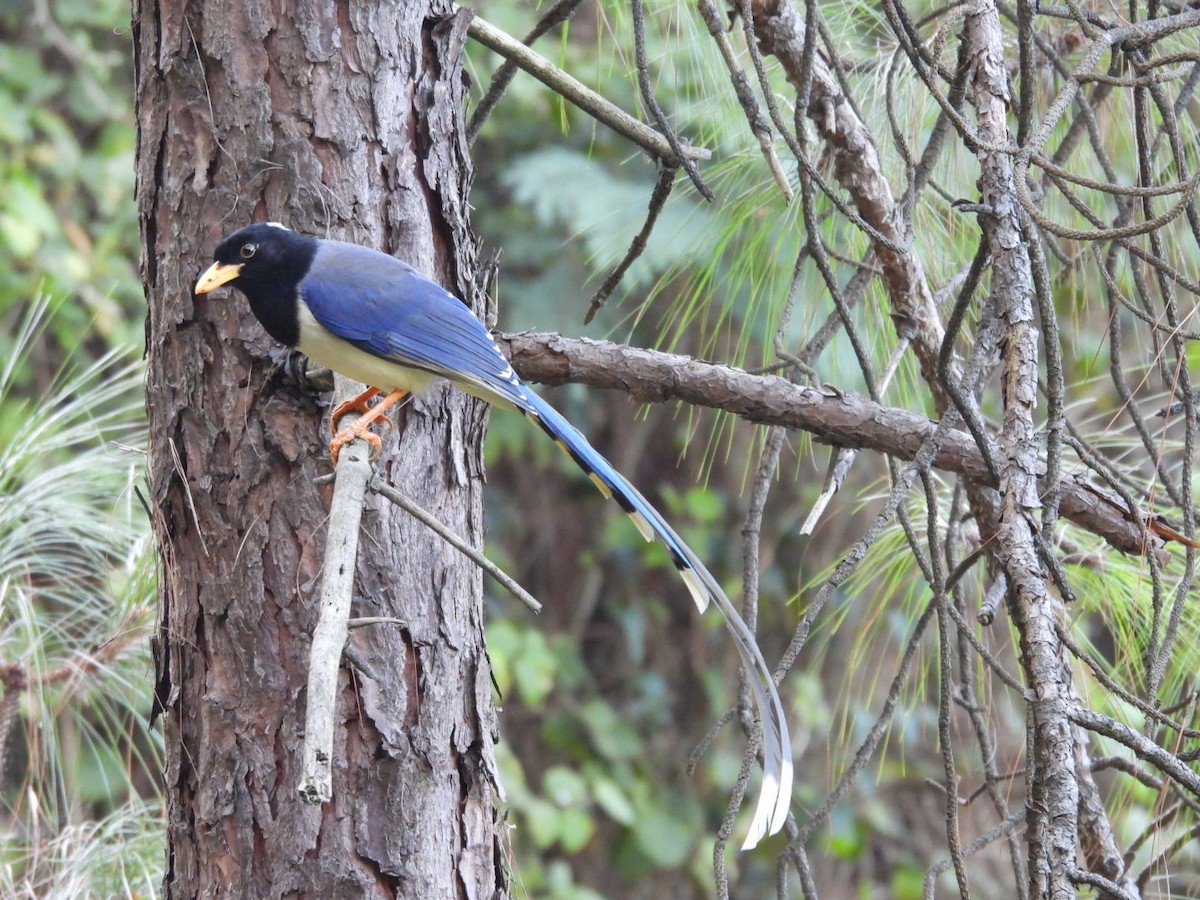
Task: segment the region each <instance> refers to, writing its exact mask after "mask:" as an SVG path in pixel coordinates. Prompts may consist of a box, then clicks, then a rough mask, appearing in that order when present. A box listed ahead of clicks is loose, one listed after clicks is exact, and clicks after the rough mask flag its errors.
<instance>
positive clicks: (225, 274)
mask: <svg viewBox="0 0 1200 900" xmlns="http://www.w3.org/2000/svg"><path fill="white" fill-rule="evenodd" d="M241 274H242V264H241V263H236V264H235V265H232V266H226V265H223V264H222V263H219V262H215V263H213V264H212V265H211V266H209V267H208V268H207V269H205V270H204V274H203V275H201V276H200V280H199V281H197V282H196V293H197V294H207V293H208V292H209V291H213V290H216V289H217V288H219V287H220V286H221V285H223V284H226V283H227V282H230V281H233V279H235V278H237V277H238V276H239V275H241Z"/></svg>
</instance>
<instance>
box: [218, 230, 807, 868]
mask: <svg viewBox="0 0 1200 900" xmlns="http://www.w3.org/2000/svg"><path fill="white" fill-rule="evenodd" d="M214 259H215V262H213V264H212V265H211V266H210V267H209V268H208V270H207V271H205V272H204V274H203V275H202V276H201V277H200V280H199V281H198V282H197V283H196V293H197V294H204V293H207V292H209V291H211V290H213V289H214V288H217V287H220V286H221V285H223V284H227V283H229V284H233V285H234V286H236V287H237V288H239V289H240V290H241V291H242V293H243V294H245V295H246V297H247V299H249V301H250V308H251V309H252V310H253V311H254V314H255V316H257V317H258V320H259V321H260V322H261V323H262V324H263V327H264V328H266V330H267V332H268V333H269V334H270V335H271V336H272V337H273V338H275V340H277V341H279V342H281V343H283V344H286V345H287V346H289V347H292V348H295V349H296V350H299V351H300V352H301V353H303V354H305V355H306V356H308V357H309V358H310V359H312V360H313V361H314V362H316V363H318V364H320V365H322V366H326V367H328V368H330V369H333V370H335V371H337V372H341V373H342V374H343V375H346V376H349V377H350V378H353V379H354V380H356V381H361V382H363V383H364V384H366V385H367V386H368V387H370V388H372V389H373V390H372V391H371V393H375V392H377V391H378V390H388V391H391V392H392V394H391V395H390V396H389V400H394V399H396V398H398V397H400V396H402V395H403V393H404V392H417V393H420V392H421V391H424V390H426V389H427V388H429V387H430V386H432V385H434V384H436V383H438V382H441V381H449V382H450V383H451V384H453V385H455V386H456V387H459V388H461V389H462V390H464V391H466V392H467V393H469V394H473V395H474V396H476V397H479V398H481V399H483V400H486V401H487V402H489V403H492V404H495V405H497V406H502V407H505V408H508V409H515V410H517V411H519V412H521V413H523V414H524V415H525V416H526V417H527V418H530V419H532V420H533V421H535V422H537V423H538V425H540V426H541V428H542V430H543V431H545V432H546V433H547V434H549V435H550V437H552V438H553V439H554V440H555V441H556V442H557V443H558V445H559V446H560V447H561V448H562V449H563V450H565V451H566V452H567V454H568V455H570V457H571V458H572V459H573V460H575V462H576V463H577V464H578V465H579V467H580V468H581V469H583V471H584V472H586V473H587V475H588V477H589V478H591V479H592V481H593V482H595V484H596V486H597V487H598V488H599V489H600V491H601V492H602V493H603V494H604V495H605V496H607V497H613V498H614V499H616V501H617V502H618V503H619V504H620V505H621V508H622V509H623V510H624V511H625V512H626V513H627V514H628V515H629V517H630V518H631V519H632V520H633V522H634V524H635V525H636V526H637V528H638V530H639V531H640V532H641V533H642V535H643V536H644V537H645V538H646V540H651V539H653V538H656V537H657V538H658V539H659V540H660V541H662V543H663V544H665V545H666V547H667V550H668V551H669V552H670V554H671V558H672V560H673V561H674V563H675V566H676V568H678V569H679V574H680V575H681V576H682V577H683V581H684V583H685V584H686V585H687V587H688V590H689V591H691V594H692V597H693V598H694V599H695V601H696V605H697V606H698V607H699V608H700V611H701V612H703V611H704V610H705V609H706V608H707V607H708V604H709V603H710V602H712V603H714V604H715V605H716V607H717V609H719V610H720V612H721V615H722V616H723V617H724V619H725V624H726V626H727V627H728V629H729V632H730V634H731V635H732V636H733V640H734V642H735V644H736V645H737V650H738V653H739V654H740V655H741V658H742V662H743V664H744V665H745V666H746V669H747V670H748V672H749V684H750V687H751V690H752V692H753V694H754V699H755V704H756V706H757V708H758V713H759V717H760V719H761V720H762V724H763V761H764V763H763V785H762V790H761V793H760V794H759V799H758V804H757V806H756V809H755V813H754V819H753V821H752V823H751V825H750V829H749V834H748V836H747V838H746V841H745V843H744V844H743V849H749V848H750V847H753V846H754V845H755V844H757V843H758V841H759V840H761V839H762V838H763V837H764V836H765V835H767V834H774V833H775V832H777V831H779V830H780V829H781V828H782V827H783V824H784V821H785V820H786V818H787V813H788V807H789V803H790V799H791V788H792V754H791V746H790V743H791V742H790V739H789V736H788V728H787V721H786V718H785V716H784V712H783V705H782V703H781V702H780V700H779V694H778V692H777V691H776V690H775V683H774V680H773V679H772V677H771V670H770V669H769V668H767V664H766V661H765V660H764V659H763V657H762V654H761V653H760V652H759V649H758V645H757V644H756V643H755V640H754V636H753V635H752V634H751V633H750V630H749V628H747V627H746V623H745V622H744V621H743V620H742V617H741V616H740V615H739V614H738V611H737V609H736V608H735V607H734V606H733V604H732V603H731V602H730V601H729V598H728V597H726V596H725V592H724V591H722V590H721V587H720V585H718V584H717V581H716V579H715V578H713V576H712V575H711V574H710V573H709V571H708V569H707V568H705V566H704V564H703V563H702V562H700V560H699V559H698V558H697V556H696V554H695V553H693V552H692V550H691V548H690V547H688V545H687V544H685V543H684V542H683V540H682V539H681V538H680V537H679V535H678V534H676V533H675V530H674V529H673V528H671V526H670V525H668V524H667V522H666V520H664V519H663V517H662V516H661V515H660V514H659V513H658V511H657V510H656V509H655V508H654V507H653V506H651V505H650V503H649V501H647V500H646V498H645V497H643V496H642V495H641V493H639V492H638V490H637V488H635V487H634V486H633V485H632V484H630V483H629V482H628V481H627V480H626V479H625V478H624V477H623V476H622V475H621V474H620V473H618V472H617V470H616V469H614V468H613V467H612V466H611V465H610V464H609V462H608V460H606V459H605V458H604V457H603V456H601V455H600V454H599V453H598V452H597V451H596V450H595V449H593V447H592V446H591V444H589V443H588V442H587V440H586V439H585V438H584V437H583V435H582V434H580V433H579V432H578V431H577V430H576V429H575V428H574V427H573V426H572V425H571V424H570V423H569V422H567V421H566V419H564V418H563V417H562V416H560V415H559V414H558V413H557V412H556V411H555V410H554V409H553V408H552V407H551V406H550V405H549V404H547V403H546V402H545V401H544V400H542V399H541V398H540V397H538V395H537V394H535V393H533V391H531V390H529V388H527V387H526V386H525V385H524V383H522V381H521V379H520V378H519V377H517V374H516V373H515V372H514V371H513V369H512V366H511V365H509V363H508V361H507V360H506V359H505V358H504V355H503V354H502V353H501V352H500V349H499V348H498V347H497V346H496V343H495V341H493V340H492V337H491V335H490V334H489V333H488V330H487V328H486V327H485V326H484V325H483V323H482V322H480V321H479V319H478V318H476V317H475V315H474V314H473V313H472V312H471V311H470V309H469V308H468V307H467V306H466V304H464V303H463V302H462V301H461V300H459V299H458V298H457V297H455V296H453V295H452V294H450V293H449V292H448V291H446V290H444V289H443V288H442V287H440V286H439V285H438V284H436V283H435V282H433V281H431V280H429V279H428V278H425V277H424V276H423V275H421V274H420V273H418V272H417V271H416V270H415V269H413V268H412V267H411V266H409V265H408V264H406V263H404V262H401V261H400V260H398V259H396V258H395V257H393V256H389V255H387V254H385V253H380V252H378V251H376V250H372V249H370V248H368V247H361V246H358V245H356V244H347V243H343V242H341V241H326V240H319V239H317V238H313V237H307V236H305V235H301V234H298V233H297V232H294V231H291V230H289V229H287V228H285V227H283V226H281V225H277V224H275V223H262V224H256V225H250V226H247V227H245V228H243V229H241V230H240V231H237V232H235V233H233V234H231V235H229V236H228V237H226V238H225V239H224V240H222V241H221V243H220V244H219V245H218V246H217V250H216V253H215V254H214ZM364 396H365V395H364ZM375 410H379V407H376V408H375ZM360 421H361V420H360ZM376 440H377V439H376Z"/></svg>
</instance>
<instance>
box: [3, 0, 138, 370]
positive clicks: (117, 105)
mask: <svg viewBox="0 0 1200 900" xmlns="http://www.w3.org/2000/svg"><path fill="white" fill-rule="evenodd" d="M128 29H129V7H128V4H126V3H123V2H120V0H58V2H55V3H54V4H53V5H52V6H51V5H50V4H47V3H44V2H38V0H14V2H9V3H6V4H0V43H2V44H3V46H4V52H3V53H0V246H3V247H4V249H5V254H4V258H5V264H4V265H3V266H0V320H3V319H6V318H10V316H11V311H12V310H14V309H18V308H20V307H21V306H23V305H25V304H27V303H29V302H30V301H31V300H32V299H33V298H34V297H35V296H37V295H38V294H41V293H44V294H48V295H50V296H53V297H56V298H67V297H69V298H70V301H69V302H66V301H63V300H60V301H59V302H61V304H62V307H63V308H62V310H61V311H60V312H58V313H57V314H56V315H55V317H54V320H53V326H52V328H53V333H54V334H55V336H56V337H57V339H58V342H59V344H60V346H61V347H62V348H63V350H65V351H70V350H72V349H73V348H74V347H75V345H76V344H77V343H79V341H80V340H82V339H83V337H84V336H85V335H88V336H89V340H92V341H95V340H96V339H97V338H98V339H99V343H98V344H95V343H94V344H93V346H92V348H91V352H93V353H100V352H103V351H104V350H105V349H107V348H109V347H117V346H129V345H130V344H131V343H132V342H133V341H134V340H135V339H136V338H137V337H139V336H140V335H139V333H140V330H141V329H140V324H139V322H138V317H137V316H136V315H135V311H136V310H138V309H139V308H140V306H141V303H142V296H141V289H140V286H139V285H138V282H137V279H136V277H135V272H136V269H135V264H136V260H137V258H138V243H137V234H138V231H137V222H136V218H135V209H134V206H133V203H132V202H131V201H132V197H133V166H132V164H131V160H132V157H133V147H134V138H135V129H134V121H133V109H132V95H131V89H130V85H131V84H132V61H131V53H130V47H129V31H128ZM10 320H11V319H10ZM0 333H2V332H0ZM92 336H94V337H92ZM12 349H13V348H12V345H11V344H8V343H7V339H6V338H0V356H4V355H8V354H9V353H10V352H11V351H12Z"/></svg>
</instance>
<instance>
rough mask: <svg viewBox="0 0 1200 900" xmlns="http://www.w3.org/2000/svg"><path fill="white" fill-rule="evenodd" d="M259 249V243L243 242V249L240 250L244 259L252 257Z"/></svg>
mask: <svg viewBox="0 0 1200 900" xmlns="http://www.w3.org/2000/svg"><path fill="white" fill-rule="evenodd" d="M257 250H258V244H242V249H241V250H239V251H238V253H240V254H241V256H242V259H251V258H252V257H253V256H254V254H255V252H256V251H257Z"/></svg>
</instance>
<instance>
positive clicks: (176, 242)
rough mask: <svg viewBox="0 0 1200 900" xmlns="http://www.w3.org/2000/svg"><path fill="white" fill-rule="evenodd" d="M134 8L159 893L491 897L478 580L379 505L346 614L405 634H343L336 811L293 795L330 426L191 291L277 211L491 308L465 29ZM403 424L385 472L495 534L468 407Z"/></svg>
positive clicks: (493, 847)
mask: <svg viewBox="0 0 1200 900" xmlns="http://www.w3.org/2000/svg"><path fill="white" fill-rule="evenodd" d="M133 7H134V8H133V28H134V40H135V54H136V62H137V113H138V123H139V137H138V162H137V185H138V202H139V211H140V220H141V227H142V238H143V246H144V258H143V265H142V274H143V280H144V284H145V288H146V294H147V298H148V301H149V315H148V321H147V344H148V357H149V373H148V376H147V406H148V409H149V414H150V432H151V451H150V460H149V465H150V484H151V493H152V504H153V509H154V515H155V518H156V522H155V525H156V530H157V535H158V540H159V543H160V550H161V559H162V562H161V584H160V602H161V607H162V627H161V632H160V634H159V638H158V648H157V649H158V660H159V702H160V703H161V705H162V707H163V714H164V722H165V733H166V751H167V771H166V775H165V778H166V784H165V792H166V797H167V804H168V823H167V824H168V829H169V836H168V860H167V868H166V877H165V885H164V895H165V896H167V897H197V896H204V897H253V898H270V897H281V896H296V895H303V896H312V897H325V898H330V900H332V898H338V900H343V898H355V897H373V898H374V897H422V898H425V897H430V898H433V897H452V896H463V897H492V896H503V895H504V876H503V872H502V870H501V853H500V849H499V838H498V832H497V829H498V816H497V809H496V797H495V794H496V790H495V785H494V777H495V776H494V763H493V759H492V745H493V743H494V741H495V738H496V719H495V711H494V709H493V706H492V700H491V688H490V673H489V669H488V664H487V658H486V654H485V651H484V646H483V635H482V605H481V595H482V588H481V579H480V575H479V572H478V570H477V569H476V568H475V567H474V566H473V565H472V564H470V563H468V562H466V561H465V560H464V559H463V558H462V557H461V556H460V555H459V554H458V553H457V552H456V551H454V550H453V549H451V548H450V547H448V546H447V545H446V544H444V543H443V542H442V541H441V540H440V539H439V538H438V537H436V536H435V535H433V534H432V533H430V532H429V531H428V530H426V529H425V528H424V527H423V526H421V525H420V524H418V523H416V522H415V521H413V520H411V519H410V518H408V517H407V516H406V515H405V514H404V513H402V512H400V511H398V510H395V509H393V508H391V507H389V506H388V505H386V504H385V503H381V502H379V501H378V500H377V499H372V500H369V501H368V502H369V508H368V510H367V513H366V515H365V517H364V524H363V535H362V546H361V550H360V556H359V566H358V579H357V584H356V591H355V595H356V614H358V615H376V616H394V617H396V618H398V619H399V620H401V621H402V622H403V624H402V625H376V626H370V627H366V628H359V629H356V630H355V631H353V632H352V635H351V638H350V644H351V646H352V648H353V651H354V652H353V654H351V656H352V657H353V659H354V660H355V664H354V665H351V663H349V662H347V661H346V660H343V668H342V671H341V677H342V688H341V693H340V697H339V710H340V713H341V715H340V716H339V730H338V733H337V735H336V737H335V768H334V799H333V800H332V801H331V802H330V803H328V804H326V805H325V806H324V807H314V806H310V805H306V804H305V803H303V802H302V801H301V800H300V798H299V796H298V795H297V792H296V786H297V781H298V777H299V767H300V761H301V760H300V745H301V740H302V728H303V724H304V709H305V707H304V704H305V679H306V669H307V661H308V648H309V635H310V633H311V630H312V627H313V624H314V622H315V619H316V610H315V604H314V602H313V601H314V594H315V592H316V589H317V586H318V584H319V580H320V571H321V566H322V548H323V535H324V520H325V516H326V513H327V509H328V502H329V494H330V489H329V488H328V487H319V486H315V485H314V484H313V479H314V478H315V477H317V476H319V475H321V474H324V473H327V472H328V471H329V462H328V456H327V452H326V449H325V448H326V439H325V434H324V432H323V429H325V428H326V427H327V426H326V425H325V424H324V423H323V421H322V413H323V408H322V407H321V406H320V405H319V404H318V402H317V398H316V397H314V395H313V394H312V392H311V391H310V390H309V389H308V388H307V387H306V386H305V385H304V384H302V383H300V382H299V381H298V379H297V378H295V377H294V376H293V375H292V374H290V370H289V368H288V367H280V366H278V365H276V360H277V357H276V358H275V359H273V357H272V353H274V352H276V350H277V348H274V347H273V346H272V344H271V342H270V339H269V338H267V337H266V335H265V334H264V332H263V331H262V329H261V328H260V327H259V325H258V323H257V322H256V321H255V320H254V319H253V317H252V316H251V315H250V313H249V310H248V308H247V306H246V302H245V299H244V298H243V297H242V296H241V295H240V294H239V293H237V292H236V291H229V292H227V293H222V292H218V295H216V296H215V297H212V299H194V298H193V296H192V285H193V284H194V281H195V278H196V276H197V274H198V272H199V271H200V269H201V267H202V265H203V264H205V262H206V261H207V260H208V259H209V258H210V257H211V253H212V250H213V247H214V246H215V244H216V242H217V240H218V239H219V237H220V236H221V235H222V234H224V233H227V232H229V231H232V230H234V229H235V228H236V227H239V226H241V225H243V224H245V223H247V222H249V221H252V220H264V219H267V220H277V221H281V222H283V223H285V224H287V225H289V226H290V227H292V228H295V229H297V230H300V231H305V232H309V233H314V234H318V235H321V236H329V237H345V238H347V239H350V240H356V241H359V242H362V243H367V244H371V245H373V246H376V247H379V248H380V249H384V250H387V251H390V252H394V253H396V254H397V255H399V256H401V257H402V258H404V259H406V260H408V261H409V262H410V263H412V264H413V265H414V266H416V267H417V268H418V269H420V270H421V271H424V272H425V273H427V274H429V275H431V276H433V277H434V278H436V279H438V280H440V281H441V282H442V283H444V284H446V285H448V286H449V287H451V289H453V290H455V291H456V292H457V293H459V294H460V295H461V296H464V297H467V298H471V299H475V300H476V301H477V302H478V301H479V299H480V298H481V291H479V290H477V289H476V288H477V285H476V281H477V273H476V268H475V266H476V245H475V242H474V239H473V237H472V236H471V233H470V231H469V226H468V224H467V199H466V196H467V187H468V183H469V180H470V172H471V170H470V166H469V162H468V160H467V158H466V150H465V143H464V141H463V137H462V129H461V122H460V110H461V104H462V94H463V79H462V74H461V65H460V63H461V58H460V57H461V51H462V38H463V31H464V28H465V20H464V19H463V18H462V17H461V16H459V17H457V18H446V17H447V16H450V15H451V13H452V7H451V5H450V4H449V3H448V2H437V0H430V2H429V3H428V4H426V3H419V2H410V3H400V4H376V3H372V2H360V0H349V2H345V0H341V2H337V3H333V4H329V3H317V2H300V3H297V4H296V5H294V6H292V5H288V4H285V5H283V7H282V9H283V10H284V11H283V12H282V13H280V12H278V11H277V10H279V9H280V5H279V4H269V3H266V2H263V0H249V2H234V0H208V2H199V0H195V2H187V0H135V2H134V4H133ZM399 418H400V421H399V424H398V427H397V429H396V434H386V433H385V435H384V437H385V454H384V456H383V457H382V458H380V459H379V460H377V461H376V463H375V464H376V466H377V469H378V471H380V472H381V473H382V474H383V475H384V477H386V478H387V479H388V480H389V481H391V482H393V483H395V484H397V485H399V486H401V487H402V488H403V489H404V490H405V492H407V493H408V494H410V495H412V496H413V497H414V498H415V499H417V500H418V502H420V503H422V504H423V505H424V506H425V507H426V508H428V509H432V510H434V511H435V512H436V514H437V515H438V516H439V517H440V518H441V519H442V520H443V521H444V522H446V523H447V524H448V525H449V526H450V527H451V528H453V529H454V530H456V531H457V532H458V533H460V534H462V535H464V536H466V537H467V538H468V539H469V540H472V541H473V542H475V543H476V544H479V543H481V542H482V519H481V499H480V490H481V485H480V471H481V460H480V441H481V438H482V433H483V424H484V416H483V411H482V409H481V408H480V407H479V405H478V404H477V403H475V402H474V401H472V400H470V399H469V398H466V397H464V396H463V395H462V394H460V393H457V392H452V391H450V390H448V389H443V390H439V391H437V392H435V393H434V394H433V395H432V396H430V397H427V398H425V400H424V401H423V402H420V403H417V404H416V405H415V407H412V408H410V409H409V410H408V411H406V412H405V413H403V414H401V415H400V417H399ZM397 444H399V446H400V448H401V449H399V450H397Z"/></svg>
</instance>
